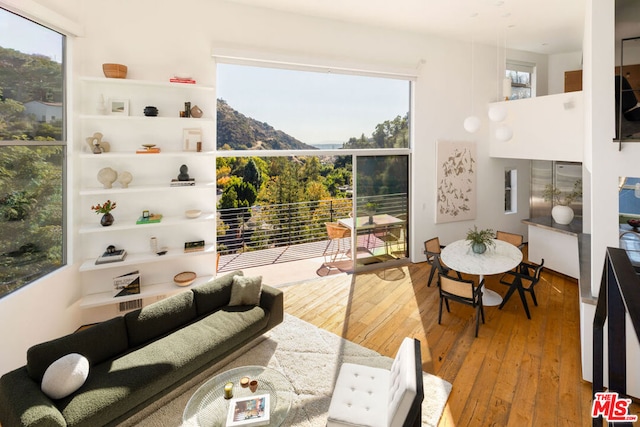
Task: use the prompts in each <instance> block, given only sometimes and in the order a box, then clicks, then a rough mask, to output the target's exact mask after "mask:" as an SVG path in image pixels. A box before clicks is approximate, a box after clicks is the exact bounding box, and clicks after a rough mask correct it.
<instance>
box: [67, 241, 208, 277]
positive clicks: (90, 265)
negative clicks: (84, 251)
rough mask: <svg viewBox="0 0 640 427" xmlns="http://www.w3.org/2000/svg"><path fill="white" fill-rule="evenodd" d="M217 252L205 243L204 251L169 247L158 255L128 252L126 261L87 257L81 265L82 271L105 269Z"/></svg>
mask: <svg viewBox="0 0 640 427" xmlns="http://www.w3.org/2000/svg"><path fill="white" fill-rule="evenodd" d="M215 253H216V247H215V245H213V244H209V245H205V247H204V250H203V251H198V252H184V248H169V249H168V250H167V253H166V254H165V255H156V254H152V253H151V252H146V253H127V256H126V258H125V259H124V261H117V262H109V263H106V264H98V265H96V258H97V257H96V258H90V259H86V260H85V261H84V262H83V263H82V265H80V269H79V270H80V271H93V270H105V269H108V268H115V267H122V266H127V265H138V264H151V263H154V262H164V261H167V260H171V259H175V258H178V257H185V256H186V257H194V256H202V255H213V254H215Z"/></svg>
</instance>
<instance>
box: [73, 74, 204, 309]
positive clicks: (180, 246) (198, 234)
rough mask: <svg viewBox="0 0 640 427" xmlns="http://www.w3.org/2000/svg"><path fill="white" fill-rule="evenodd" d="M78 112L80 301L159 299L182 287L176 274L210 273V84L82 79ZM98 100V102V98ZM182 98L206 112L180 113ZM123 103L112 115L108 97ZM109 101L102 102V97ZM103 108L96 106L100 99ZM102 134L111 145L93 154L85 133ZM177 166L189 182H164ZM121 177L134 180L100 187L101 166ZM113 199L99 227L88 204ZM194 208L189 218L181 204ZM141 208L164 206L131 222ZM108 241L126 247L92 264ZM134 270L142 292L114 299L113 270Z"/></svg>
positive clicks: (102, 302) (97, 217)
mask: <svg viewBox="0 0 640 427" xmlns="http://www.w3.org/2000/svg"><path fill="white" fill-rule="evenodd" d="M80 84H81V91H80V93H81V100H80V105H81V108H80V109H81V114H79V116H78V120H77V123H78V126H79V130H78V135H79V138H80V140H78V141H77V144H76V147H77V150H76V153H75V154H76V160H77V161H76V162H75V167H77V168H78V169H79V172H78V173H76V174H74V175H75V176H76V177H78V181H79V182H77V185H73V186H71V187H72V188H77V189H78V190H77V193H76V197H78V203H77V206H79V209H80V212H79V214H78V218H80V221H81V224H79V226H78V244H79V247H80V252H81V253H82V254H83V258H84V261H83V262H82V263H81V265H80V268H79V270H80V273H81V278H82V282H83V283H82V284H83V298H82V300H81V302H80V307H83V308H89V307H96V306H100V305H108V304H117V303H121V302H126V301H132V300H140V301H142V300H143V299H145V298H149V297H157V296H158V295H165V294H170V293H174V292H179V291H180V290H182V289H184V288H180V287H178V286H177V285H175V284H174V283H173V276H174V275H176V274H177V273H180V272H182V271H194V272H196V274H197V275H198V280H196V283H200V282H202V281H204V280H207V279H208V278H210V277H212V276H213V275H215V262H216V250H215V238H216V235H215V225H216V212H215V206H216V177H215V169H216V168H215V154H214V153H215V140H214V138H215V119H214V115H215V113H216V108H215V107H216V100H215V92H214V90H213V88H211V87H202V86H197V85H191V84H181V83H168V82H167V83H164V82H146V81H136V80H126V79H106V78H83V79H81V82H80ZM103 100H104V104H103ZM185 102H190V103H191V105H192V106H195V105H197V106H198V107H200V109H201V110H202V111H203V112H204V114H203V116H202V117H201V118H186V117H180V111H181V110H184V109H185ZM112 103H113V105H116V104H115V103H118V104H119V105H120V106H122V105H124V106H125V108H124V110H128V113H127V112H123V113H122V114H117V113H119V112H120V111H117V112H116V114H112V112H111V108H110V107H111V105H112ZM105 104H106V105H105ZM105 106H106V108H104V109H103V107H105ZM147 106H154V107H156V108H157V109H158V110H159V113H158V116H156V117H147V116H145V115H144V113H143V111H144V109H145V107H147ZM193 129H197V130H199V131H200V132H201V134H202V141H201V142H202V145H201V151H199V152H198V151H195V146H194V145H193V144H191V145H190V147H188V149H186V147H185V145H184V141H183V135H184V134H185V133H186V132H185V131H186V130H193ZM95 132H100V133H101V134H102V135H103V136H102V140H103V141H107V142H108V143H109V146H110V148H109V151H108V152H103V153H101V154H94V153H93V152H92V149H91V144H89V143H88V142H87V138H90V137H92V136H93V135H94V133H95ZM143 144H155V145H156V147H158V148H160V152H159V153H154V154H138V153H137V151H138V150H141V149H144V147H143ZM183 165H186V166H187V168H188V174H189V176H190V178H193V179H195V185H193V186H177V187H174V186H171V185H170V184H171V181H172V179H177V176H178V174H179V173H180V169H181V167H182V166H183ZM107 167H109V168H111V169H113V170H115V171H116V172H117V173H118V174H119V175H120V174H123V173H124V172H129V173H130V174H131V175H132V177H133V179H132V181H131V183H129V184H128V186H127V187H126V188H125V187H124V186H123V185H121V184H120V183H119V182H118V181H116V182H114V183H113V185H112V188H104V186H103V185H102V183H101V182H99V180H98V178H97V174H98V172H99V171H100V170H101V169H102V168H107ZM107 200H111V201H114V202H116V203H117V207H116V209H115V210H114V211H113V212H112V214H113V216H114V217H115V222H114V223H113V225H111V226H108V227H103V226H101V225H100V215H96V213H95V212H93V211H92V209H91V206H93V205H95V204H98V203H104V202H105V201H107ZM194 209H195V210H200V211H201V212H202V213H201V215H200V216H199V217H197V218H187V216H186V215H185V211H187V210H194ZM143 211H149V212H151V213H157V214H162V215H163V217H162V220H161V221H160V222H158V223H149V224H137V223H136V222H137V220H138V218H139V217H140V216H141V215H142V212H143ZM152 237H155V238H156V239H157V244H158V247H159V248H161V249H164V250H166V254H165V255H157V254H156V253H153V252H152V250H151V245H150V241H151V238H152ZM201 240H203V241H204V242H205V246H204V250H202V251H198V252H191V253H185V251H184V244H185V242H191V241H201ZM109 245H114V246H116V248H118V249H125V250H126V251H127V257H126V258H125V260H124V261H119V262H114V263H108V264H100V265H96V264H95V260H96V258H97V257H98V256H100V255H101V254H102V253H103V252H104V251H105V249H106V247H107V246H109ZM135 270H137V271H139V272H140V276H141V293H140V294H137V295H129V296H123V297H117V298H114V296H113V295H114V292H113V289H112V288H113V285H112V279H113V277H116V276H119V275H122V274H126V273H129V272H131V271H135Z"/></svg>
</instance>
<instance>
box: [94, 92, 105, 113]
mask: <svg viewBox="0 0 640 427" xmlns="http://www.w3.org/2000/svg"><path fill="white" fill-rule="evenodd" d="M96 114H100V115H104V114H107V106H106V104H105V103H104V95H103V94H100V96H99V97H98V102H97V103H96Z"/></svg>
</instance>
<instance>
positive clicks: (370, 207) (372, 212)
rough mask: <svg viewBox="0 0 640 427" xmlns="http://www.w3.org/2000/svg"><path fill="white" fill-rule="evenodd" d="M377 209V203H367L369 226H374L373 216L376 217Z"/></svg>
mask: <svg viewBox="0 0 640 427" xmlns="http://www.w3.org/2000/svg"><path fill="white" fill-rule="evenodd" d="M377 209H378V204H377V203H376V202H367V203H366V204H365V205H364V211H365V212H366V213H367V214H368V215H369V224H373V215H375V213H376V210H377Z"/></svg>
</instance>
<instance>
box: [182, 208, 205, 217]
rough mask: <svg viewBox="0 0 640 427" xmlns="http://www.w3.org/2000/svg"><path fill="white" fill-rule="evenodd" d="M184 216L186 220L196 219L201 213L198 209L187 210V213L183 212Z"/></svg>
mask: <svg viewBox="0 0 640 427" xmlns="http://www.w3.org/2000/svg"><path fill="white" fill-rule="evenodd" d="M184 214H185V216H186V217H187V218H198V217H199V216H200V214H202V211H201V210H200V209H189V210H188V211H184Z"/></svg>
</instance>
